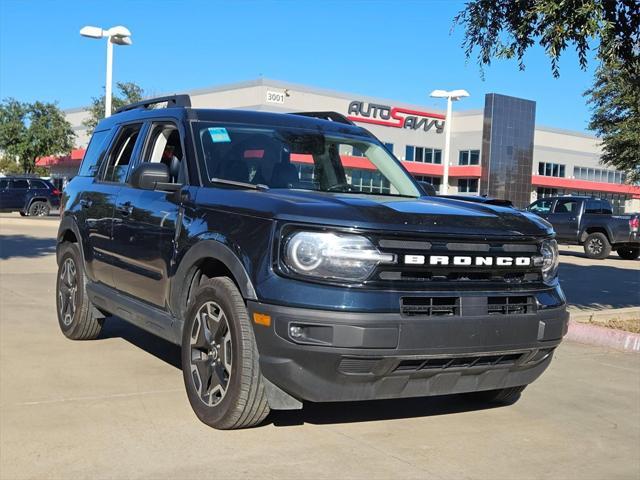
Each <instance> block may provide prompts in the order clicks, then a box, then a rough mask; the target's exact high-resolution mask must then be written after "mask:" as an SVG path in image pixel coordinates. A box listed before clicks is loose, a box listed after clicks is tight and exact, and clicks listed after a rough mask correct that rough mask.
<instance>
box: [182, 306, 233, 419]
mask: <svg viewBox="0 0 640 480" xmlns="http://www.w3.org/2000/svg"><path fill="white" fill-rule="evenodd" d="M190 346H191V347H190V348H191V352H190V357H189V358H190V371H191V378H192V380H193V384H194V386H195V389H196V391H197V392H198V396H199V397H200V400H201V401H202V402H203V403H204V404H205V405H207V406H209V407H213V406H215V405H217V404H218V403H220V402H221V401H222V399H223V398H224V396H225V394H226V393H227V389H228V387H229V381H230V379H231V364H232V342H231V330H230V329H229V321H228V319H227V315H226V314H225V312H224V310H222V308H221V307H220V305H218V304H217V303H215V302H206V303H205V304H203V305H202V306H201V307H200V308H199V309H198V312H197V313H196V316H195V319H194V322H193V327H192V329H191V339H190Z"/></svg>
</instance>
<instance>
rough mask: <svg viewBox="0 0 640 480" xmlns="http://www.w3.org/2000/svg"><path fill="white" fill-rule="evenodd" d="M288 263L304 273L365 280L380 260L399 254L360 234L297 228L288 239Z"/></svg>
mask: <svg viewBox="0 0 640 480" xmlns="http://www.w3.org/2000/svg"><path fill="white" fill-rule="evenodd" d="M283 260H284V263H285V265H286V266H287V267H289V268H290V269H291V270H293V271H294V272H296V273H298V274H300V275H306V276H312V277H318V278H325V279H338V280H351V281H357V280H364V279H366V278H367V277H368V276H369V275H371V272H373V270H374V269H375V268H376V266H377V265H378V264H380V263H393V262H394V260H395V256H394V255H393V254H390V253H381V252H380V251H379V250H378V249H377V248H376V247H375V246H374V245H373V244H372V243H371V242H370V241H369V240H368V239H367V238H365V237H362V236H360V235H351V234H338V233H328V232H297V233H294V234H293V235H291V236H290V237H289V238H288V239H287V240H286V241H285V247H284V258H283Z"/></svg>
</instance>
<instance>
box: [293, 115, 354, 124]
mask: <svg viewBox="0 0 640 480" xmlns="http://www.w3.org/2000/svg"><path fill="white" fill-rule="evenodd" d="M293 115H301V116H303V117H314V118H321V119H322V120H330V121H332V122H338V123H345V124H347V125H355V123H353V122H352V121H351V120H349V119H348V118H347V117H345V116H344V115H342V114H341V113H338V112H295V113H293Z"/></svg>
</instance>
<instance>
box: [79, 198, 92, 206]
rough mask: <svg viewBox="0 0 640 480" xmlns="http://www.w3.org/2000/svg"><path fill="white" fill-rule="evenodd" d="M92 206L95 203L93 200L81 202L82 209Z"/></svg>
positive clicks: (84, 199)
mask: <svg viewBox="0 0 640 480" xmlns="http://www.w3.org/2000/svg"><path fill="white" fill-rule="evenodd" d="M91 205H93V202H92V201H91V200H87V199H86V198H83V199H82V200H80V207H82V208H90V207H91Z"/></svg>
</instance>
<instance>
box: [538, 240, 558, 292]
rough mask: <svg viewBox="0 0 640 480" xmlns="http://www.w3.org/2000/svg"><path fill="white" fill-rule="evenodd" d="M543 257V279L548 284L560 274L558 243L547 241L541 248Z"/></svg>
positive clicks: (541, 261)
mask: <svg viewBox="0 0 640 480" xmlns="http://www.w3.org/2000/svg"><path fill="white" fill-rule="evenodd" d="M540 254H541V255H542V257H541V258H540V260H539V264H540V265H541V266H542V279H543V280H544V281H545V282H547V281H549V280H553V278H554V277H555V276H556V274H557V273H558V263H559V262H560V259H559V258H558V242H556V241H555V240H545V241H544V242H542V246H541V247H540Z"/></svg>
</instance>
